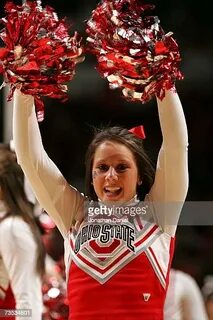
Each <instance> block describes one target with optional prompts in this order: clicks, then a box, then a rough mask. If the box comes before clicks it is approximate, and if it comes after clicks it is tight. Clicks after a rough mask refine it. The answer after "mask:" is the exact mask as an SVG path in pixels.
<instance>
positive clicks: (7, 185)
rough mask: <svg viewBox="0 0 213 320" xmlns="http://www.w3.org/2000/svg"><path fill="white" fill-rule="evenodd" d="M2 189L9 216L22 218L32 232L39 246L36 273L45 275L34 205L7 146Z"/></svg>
mask: <svg viewBox="0 0 213 320" xmlns="http://www.w3.org/2000/svg"><path fill="white" fill-rule="evenodd" d="M0 188H1V195H2V200H3V201H4V204H5V206H6V210H7V214H6V216H5V218H7V217H9V216H18V217H21V218H22V219H23V220H24V221H25V222H26V223H28V225H29V226H30V229H31V231H32V235H33V237H34V239H35V242H36V244H37V264H36V271H37V272H38V274H39V275H41V276H42V275H43V273H44V265H45V262H44V258H45V249H44V245H43V243H42V239H41V234H40V230H39V227H38V225H37V223H36V221H35V217H34V213H33V205H32V204H31V202H29V201H28V199H27V197H26V194H25V191H24V174H23V171H22V170H21V167H20V166H19V165H18V163H17V161H16V156H15V153H14V152H12V151H9V150H7V147H6V145H5V146H4V145H0Z"/></svg>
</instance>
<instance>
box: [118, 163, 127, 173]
mask: <svg viewBox="0 0 213 320" xmlns="http://www.w3.org/2000/svg"><path fill="white" fill-rule="evenodd" d="M127 168H128V166H127V165H126V164H124V163H120V164H118V165H117V166H116V171H117V172H123V171H125V170H126V169H127Z"/></svg>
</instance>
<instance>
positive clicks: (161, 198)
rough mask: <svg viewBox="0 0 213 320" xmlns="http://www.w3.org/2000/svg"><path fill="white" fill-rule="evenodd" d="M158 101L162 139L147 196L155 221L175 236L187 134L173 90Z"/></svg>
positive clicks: (184, 176)
mask: <svg viewBox="0 0 213 320" xmlns="http://www.w3.org/2000/svg"><path fill="white" fill-rule="evenodd" d="M157 104H158V113H159V119H160V126H161V131H162V136H163V142H162V146H161V149H160V152H159V155H158V161H157V167H156V175H155V181H154V184H153V187H152V189H151V191H150V198H151V200H152V201H153V203H154V206H155V215H156V216H155V218H156V220H157V223H158V224H159V225H160V226H161V227H162V229H163V230H164V231H165V232H168V233H169V234H171V235H174V233H175V230H176V225H177V222H178V219H179V215H180V212H181V209H182V206H183V203H184V200H185V198H186V194H187V190H188V157H187V147H188V134H187V127H186V122H185V117H184V113H183V109H182V105H181V102H180V99H179V97H178V94H177V93H176V92H174V91H167V92H166V96H165V98H164V99H163V100H162V101H161V100H159V99H157Z"/></svg>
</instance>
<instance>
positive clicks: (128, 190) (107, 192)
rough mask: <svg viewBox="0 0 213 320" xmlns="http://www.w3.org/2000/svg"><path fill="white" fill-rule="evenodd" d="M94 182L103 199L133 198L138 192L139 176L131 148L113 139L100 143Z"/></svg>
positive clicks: (95, 159)
mask: <svg viewBox="0 0 213 320" xmlns="http://www.w3.org/2000/svg"><path fill="white" fill-rule="evenodd" d="M92 183H93V187H94V190H95V192H96V195H97V197H98V198H99V199H100V200H101V201H104V202H112V201H113V202H114V201H116V202H121V203H123V202H126V201H129V200H131V199H132V198H133V197H134V196H135V194H136V187H137V183H139V177H138V169H137V166H136V162H135V159H134V156H133V154H132V152H131V151H130V149H129V148H127V147H126V146H125V145H123V144H121V143H117V142H112V141H105V142H103V143H102V144H100V145H99V146H98V148H97V149H96V152H95V154H94V161H93V167H92Z"/></svg>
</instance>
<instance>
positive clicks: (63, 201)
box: [13, 90, 84, 235]
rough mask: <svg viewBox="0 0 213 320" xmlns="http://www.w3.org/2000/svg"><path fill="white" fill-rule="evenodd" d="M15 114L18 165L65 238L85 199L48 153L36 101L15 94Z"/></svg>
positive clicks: (30, 97)
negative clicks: (40, 126) (40, 127)
mask: <svg viewBox="0 0 213 320" xmlns="http://www.w3.org/2000/svg"><path fill="white" fill-rule="evenodd" d="M13 112H14V113H13V139H14V145H15V151H16V154H17V160H18V163H19V164H20V165H21V167H22V169H23V171H24V173H25V175H26V177H27V178H28V180H29V182H30V184H31V186H32V188H33V191H34V193H35V196H36V198H37V199H38V201H39V203H40V205H41V206H42V207H43V208H44V209H45V210H46V211H47V213H48V214H49V215H50V216H51V218H52V219H53V221H54V222H55V223H56V225H57V227H58V228H59V230H60V232H61V233H62V235H65V234H66V233H67V231H68V230H69V229H70V227H71V225H72V222H73V219H74V218H75V217H76V215H78V213H79V212H80V210H81V208H82V204H83V201H84V197H83V196H82V195H81V194H80V192H78V191H77V190H76V189H75V188H73V187H71V186H70V185H69V184H68V182H67V181H66V180H65V178H64V177H63V175H62V174H61V172H60V171H59V169H58V168H57V167H56V166H55V164H54V163H53V162H52V161H51V159H50V158H49V157H48V155H47V153H46V152H45V150H44V148H43V144H42V139H41V135H40V131H39V126H38V122H37V119H36V114H35V108H34V99H33V97H32V96H29V95H23V94H22V93H21V92H20V91H18V90H16V91H15V94H14V111H13Z"/></svg>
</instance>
